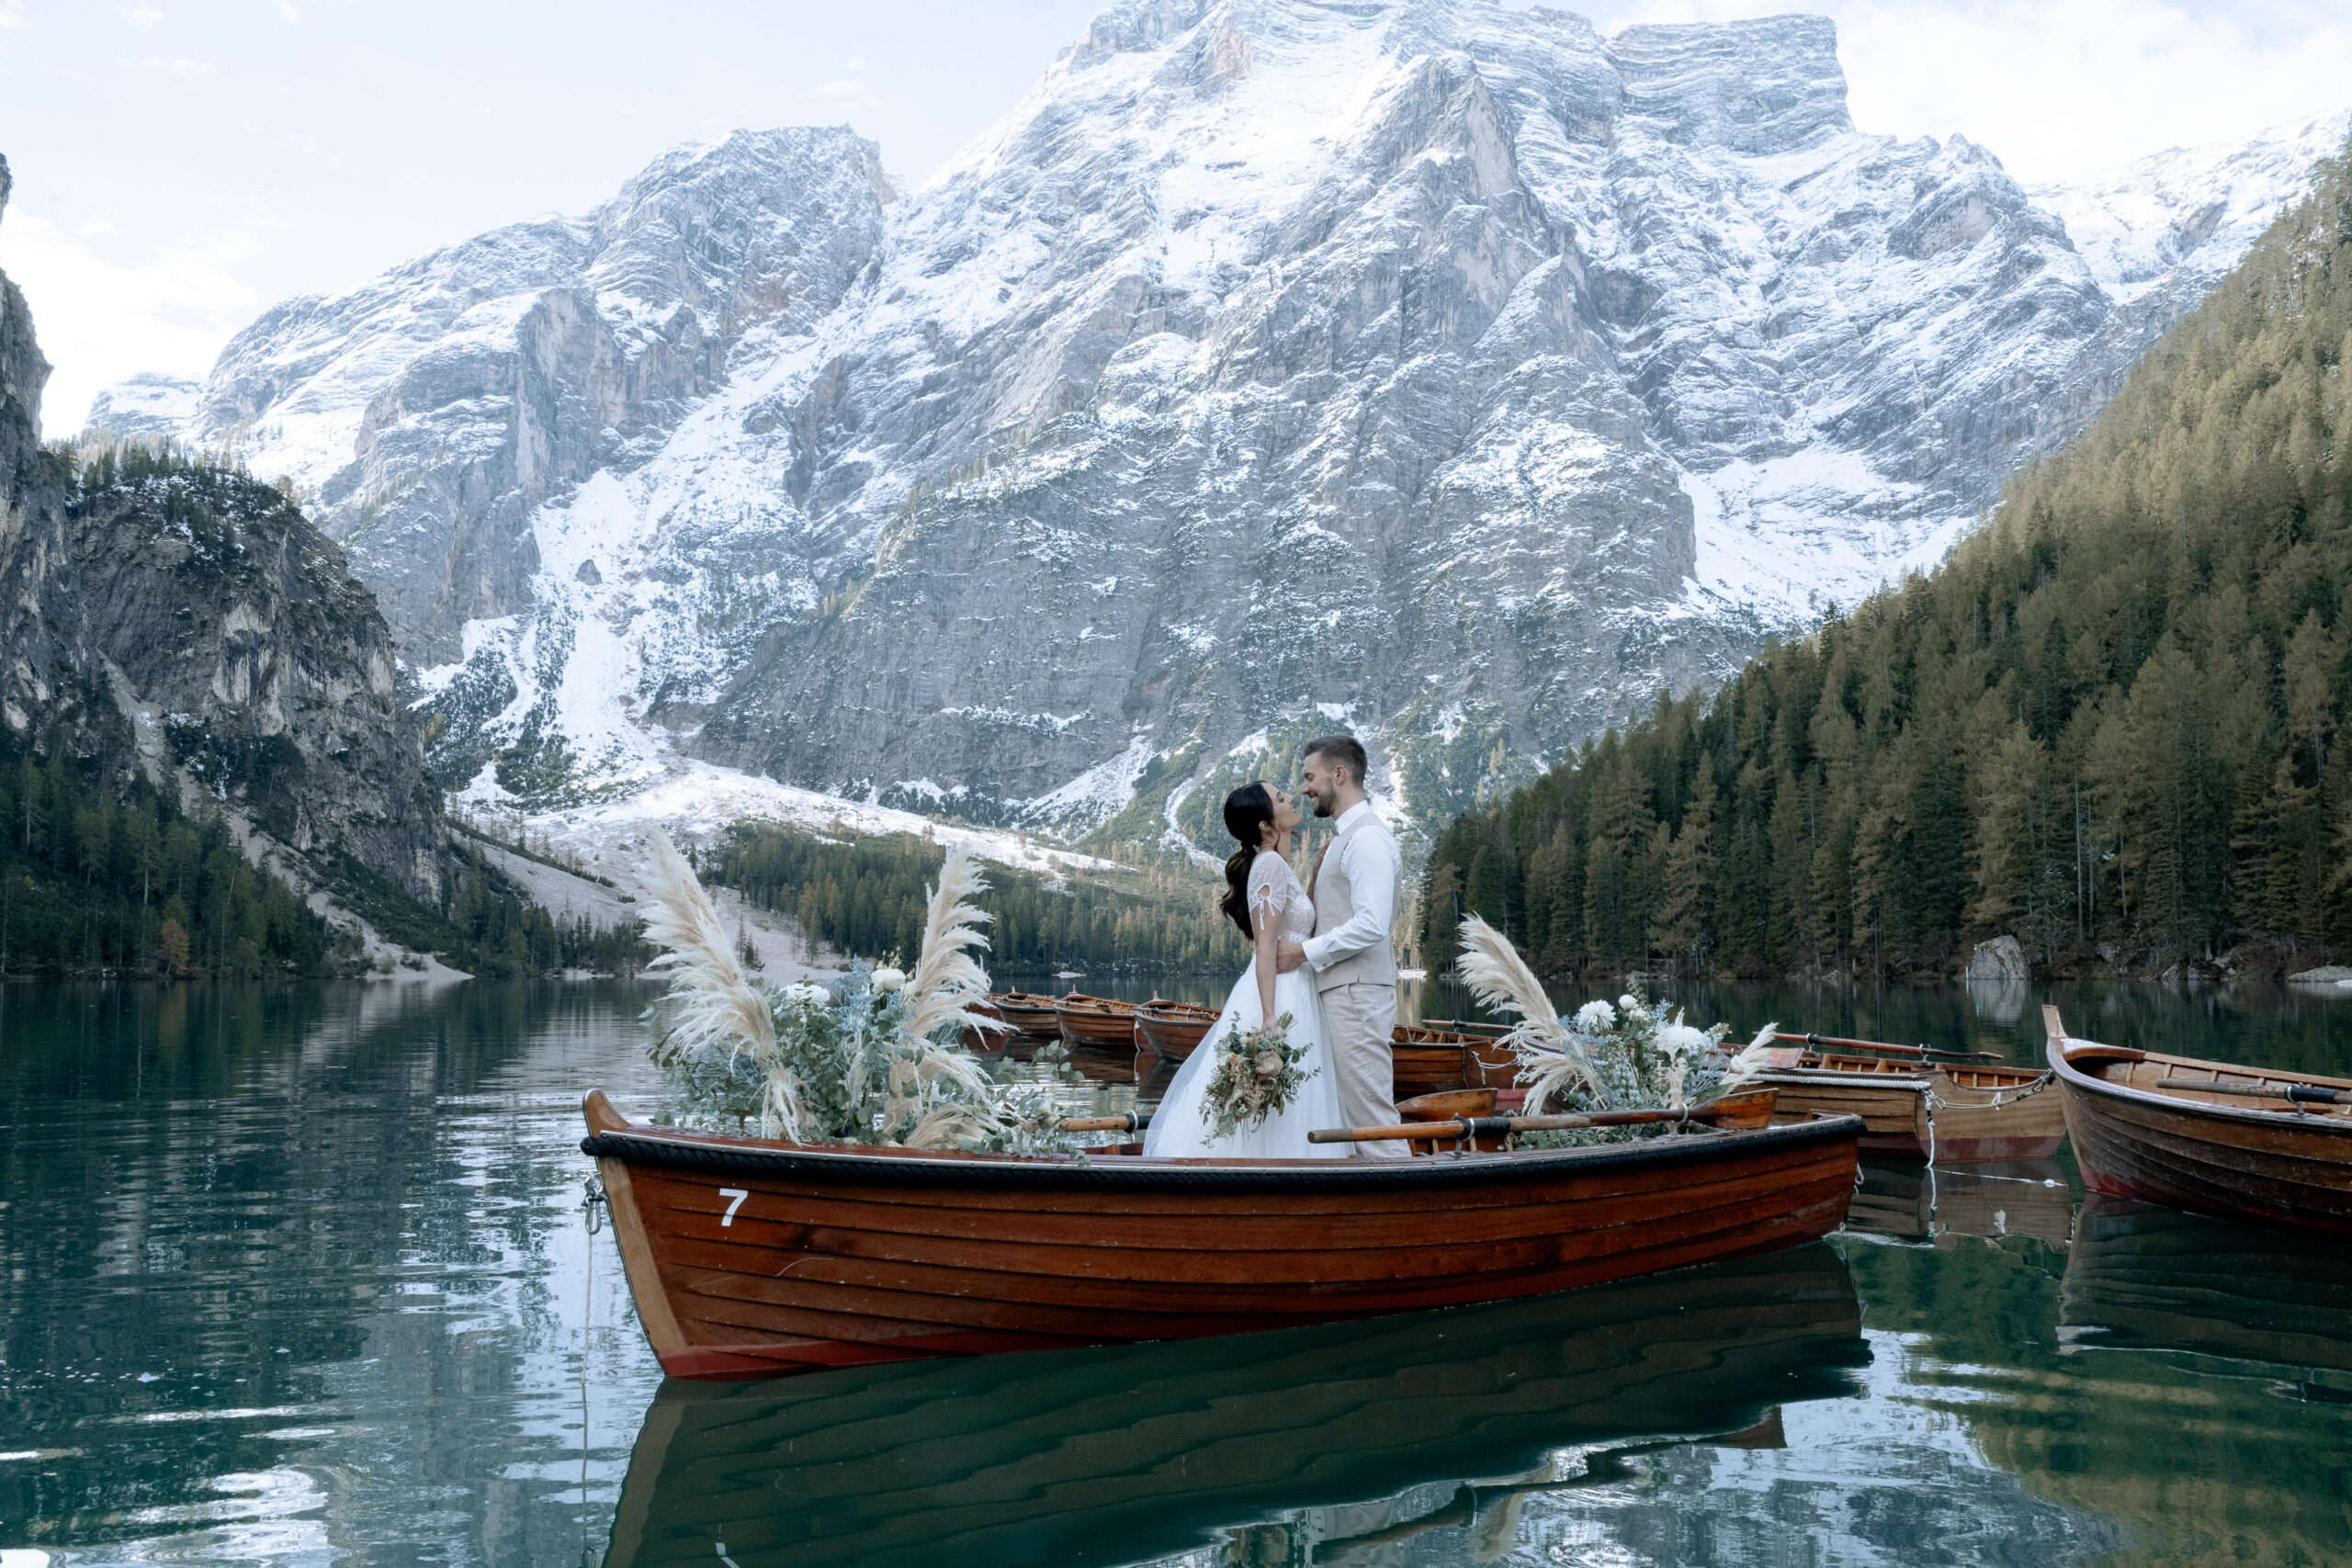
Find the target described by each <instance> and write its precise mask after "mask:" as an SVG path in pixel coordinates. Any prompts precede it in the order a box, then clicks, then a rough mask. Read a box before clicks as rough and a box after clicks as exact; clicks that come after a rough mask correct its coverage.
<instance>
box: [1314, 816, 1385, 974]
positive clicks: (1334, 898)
mask: <svg viewBox="0 0 2352 1568" xmlns="http://www.w3.org/2000/svg"><path fill="white" fill-rule="evenodd" d="M1385 831H1386V829H1385V828H1384V827H1383V826H1382V825H1381V822H1380V819H1379V818H1376V817H1374V816H1373V815H1372V813H1370V812H1368V811H1367V812H1366V813H1364V815H1363V818H1360V819H1359V820H1358V821H1357V823H1356V825H1355V826H1354V827H1352V828H1351V829H1348V830H1347V831H1346V832H1344V833H1341V834H1340V836H1339V837H1337V838H1335V839H1333V840H1331V847H1330V849H1329V850H1328V851H1327V852H1325V853H1324V856H1323V867H1322V869H1321V870H1320V871H1317V873H1316V874H1315V929H1316V931H1318V932H1329V931H1338V930H1339V929H1340V927H1341V926H1344V925H1346V924H1347V923H1348V920H1349V919H1350V918H1351V916H1353V915H1354V914H1355V912H1356V899H1355V889H1354V888H1352V887H1351V886H1349V885H1348V874H1347V872H1346V871H1345V870H1343V869H1342V868H1341V867H1340V851H1342V850H1343V849H1345V848H1346V847H1347V843H1348V840H1351V839H1352V838H1354V837H1355V836H1356V835H1357V834H1359V833H1379V832H1385ZM1398 891H1400V892H1401V891H1402V889H1398ZM1390 907H1391V908H1394V907H1395V906H1394V904H1393V903H1392V905H1391V906H1390ZM1392 934H1393V933H1392ZM1396 983H1397V949H1396V945H1395V943H1394V942H1386V941H1383V942H1374V943H1373V944H1372V945H1371V946H1370V947H1367V948H1365V949H1363V951H1362V952H1360V953H1350V954H1348V955H1347V956H1346V957H1345V958H1342V959H1340V960H1339V961H1338V962H1337V963H1335V964H1329V965H1327V966H1325V967H1324V968H1321V969H1318V970H1317V971H1316V972H1315V988H1316V989H1317V990H1318V991H1328V990H1329V989H1330V988H1331V987H1334V986H1394V985H1395V984H1396Z"/></svg>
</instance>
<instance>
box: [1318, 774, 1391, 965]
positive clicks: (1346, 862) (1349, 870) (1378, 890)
mask: <svg viewBox="0 0 2352 1568" xmlns="http://www.w3.org/2000/svg"><path fill="white" fill-rule="evenodd" d="M1359 814H1361V815H1363V816H1365V817H1371V818H1373V821H1372V823H1371V825H1370V827H1369V828H1367V829H1365V830H1364V831H1363V832H1360V833H1357V834H1356V835H1355V836H1354V837H1353V838H1351V839H1350V840H1348V841H1347V842H1346V843H1344V844H1341V845H1340V870H1341V871H1342V872H1344V873H1346V874H1347V878H1348V886H1349V889H1350V890H1351V892H1352V893H1353V894H1354V896H1355V913H1354V914H1352V915H1351V916H1349V917H1348V919H1347V920H1346V922H1345V923H1343V924H1342V925H1341V926H1340V929H1339V930H1338V931H1321V932H1318V933H1317V934H1316V935H1314V936H1311V937H1308V938H1307V939H1306V942H1303V943H1301V944H1300V945H1301V946H1302V947H1304V948H1305V949H1306V965H1307V967H1308V968H1310V969H1314V970H1317V971H1320V970H1323V969H1327V968H1329V966H1330V965H1331V964H1335V963H1337V962H1338V961H1339V960H1340V959H1342V958H1345V957H1347V956H1348V955H1349V954H1350V953H1362V952H1363V950H1364V949H1365V948H1368V947H1370V946H1371V945H1372V944H1373V943H1374V942H1386V941H1387V940H1388V928H1389V927H1391V926H1393V925H1395V924H1396V923H1397V884H1398V883H1399V882H1401V881H1403V880H1404V876H1405V857H1404V855H1403V853H1402V852H1400V851H1399V850H1398V849H1397V835H1395V834H1394V833H1391V832H1390V831H1389V830H1388V825H1387V824H1386V823H1385V822H1383V821H1381V820H1380V819H1379V818H1378V817H1377V816H1376V815H1375V814H1374V811H1373V809H1372V802H1371V801H1369V800H1359V801H1357V802H1356V803H1355V804H1354V805H1353V806H1351V807H1348V808H1347V809H1346V810H1345V811H1342V812H1340V819H1339V821H1338V822H1336V823H1334V824H1333V825H1332V826H1333V830H1334V832H1335V834H1336V833H1345V832H1347V831H1348V830H1349V829H1351V827H1353V826H1354V825H1355V822H1356V819H1357V817H1358V815H1359Z"/></svg>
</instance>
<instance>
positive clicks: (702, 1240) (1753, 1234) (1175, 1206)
mask: <svg viewBox="0 0 2352 1568" xmlns="http://www.w3.org/2000/svg"><path fill="white" fill-rule="evenodd" d="M587 1115H588V1126H589V1137H588V1138H587V1140H586V1141H585V1142H584V1143H583V1144H582V1145H581V1147H582V1150H583V1151H584V1152H586V1153H587V1154H588V1155H590V1156H593V1157H594V1159H595V1160H596V1163H597V1167H598V1170H599V1173H600V1175H601V1176H602V1179H603V1181H604V1190H605V1197H606V1200H607V1201H608V1202H609V1204H610V1206H611V1210H612V1218H613V1230H614V1235H615V1236H616V1239H617V1240H618V1242H619V1244H620V1251H621V1257H622V1259H623V1261H624V1263H625V1264H626V1266H627V1268H628V1280H629V1290H630V1292H631V1294H632V1295H633V1296H634V1297H635V1299H636V1302H637V1309H638V1317H639V1321H640V1322H641V1323H642V1324H643V1325H644V1326H645V1331H646V1337H648V1338H649V1339H650V1341H651V1342H652V1346H653V1349H654V1353H655V1354H656V1356H658V1357H659V1358H660V1359H661V1362H662V1368H663V1370H664V1371H668V1372H669V1373H670V1374H671V1375H672V1376H673V1377H691V1378H717V1379H743V1378H757V1377H775V1376H779V1375H782V1374H786V1373H790V1372H805V1371H814V1370H817V1369H819V1368H822V1367H828V1366H849V1365H857V1364H861V1363H866V1362H875V1361H902V1360H906V1359H910V1358H913V1357H921V1356H956V1355H978V1354H990V1353H996V1352H1002V1351H1012V1350H1035V1349H1046V1348H1054V1347H1057V1346H1071V1345H1084V1344H1104V1343H1112V1342H1117V1341H1125V1340H1141V1339H1182V1338H1200V1337H1208V1336H1212V1335H1219V1334H1238V1333H1247V1332H1251V1331H1254V1330H1258V1329H1264V1328H1278V1327H1284V1326H1289V1325H1297V1324H1306V1323H1326V1322H1334V1321H1338V1320H1341V1319H1346V1318H1355V1317H1373V1316H1379V1315H1384V1314H1391V1313H1400V1312H1414V1311H1419V1310H1420V1309H1422V1308H1424V1307H1435V1306H1448V1305H1457V1304H1463V1303H1472V1302H1485V1301H1501V1300H1506V1299H1510V1298H1512V1297H1518V1296H1532V1295H1540V1294H1543V1293H1545V1292H1552V1291H1560V1290H1566V1289H1569V1288H1571V1287H1573V1286H1577V1285H1588V1284H1598V1283H1600V1282H1602V1281H1604V1280H1622V1279H1628V1278H1631V1277H1633V1276H1635V1275H1639V1274H1647V1273H1653V1272H1656V1271H1657V1270H1658V1269H1675V1268H1679V1267H1681V1266H1682V1265H1684V1264H1688V1263H1697V1262H1701V1261H1703V1260H1706V1259H1708V1258H1733V1257H1742V1256H1746V1255H1748V1254H1752V1253H1759V1252H1770V1251H1773V1250H1775V1249H1777V1248H1780V1247H1793V1246H1795V1245H1797V1244H1798V1243H1800V1242H1805V1241H1810V1240H1813V1239H1815V1237H1817V1236H1821V1235H1827V1234H1828V1233H1829V1232H1830V1231H1831V1230H1833V1229H1835V1228H1836V1227H1837V1226H1838V1224H1839V1223H1840V1222H1841V1221H1843V1220H1844V1218H1845V1216H1846V1205H1847V1201H1848V1200H1849V1199H1850V1198H1851V1197H1852V1195H1853V1189H1854V1171H1855V1165H1856V1158H1857V1150H1856V1140H1857V1139H1858V1138H1859V1137H1860V1134H1861V1123H1860V1122H1858V1121H1856V1120H1854V1119H1853V1118H1850V1117H1840V1118H1837V1119H1833V1120H1829V1121H1819V1122H1807V1123H1805V1124H1804V1125H1801V1126H1785V1127H1770V1128H1764V1129H1760V1130H1758V1131H1755V1132H1739V1133H1723V1132H1717V1133H1706V1134H1676V1135H1671V1136H1666V1137H1657V1138H1649V1139H1645V1140H1644V1141H1641V1142H1638V1143H1632V1144H1615V1145H1600V1146H1596V1147H1589V1148H1574V1149H1547V1150H1522V1151H1519V1152H1516V1153H1512V1154H1492V1155H1487V1154H1466V1155H1462V1156H1450V1155H1449V1156H1444V1157H1442V1158H1437V1159H1427V1158H1424V1159H1411V1160H1370V1159H1338V1160H1332V1159H1320V1160H1231V1159H1149V1158H1145V1157H1142V1156H1125V1155H1116V1154H1097V1155H1094V1156H1090V1157H1089V1158H1087V1159H1085V1160H1083V1161H1080V1160H1074V1159H1073V1160H1051V1159H1035V1158H1022V1157H1016V1156H1000V1155H969V1154H959V1153H953V1152H938V1151H926V1150H915V1149H896V1148H892V1149H876V1148H854V1147H822V1146H810V1145H796V1144H788V1143H781V1142H777V1141H774V1140H769V1139H762V1138H746V1137H736V1136H730V1135H728V1134H717V1133H695V1132H688V1131H685V1130H684V1129H676V1128H667V1127H658V1126H651V1125H641V1124H635V1123H631V1122H628V1121H626V1120H625V1119H623V1118H622V1117H621V1116H620V1115H619V1113H618V1112H617V1111H615V1110H614V1109H613V1107H612V1104H611V1102H610V1101H609V1100H606V1099H605V1096H604V1095H603V1094H601V1093H596V1094H592V1095H590V1096H589V1098H588V1103H587Z"/></svg>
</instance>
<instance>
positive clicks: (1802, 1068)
mask: <svg viewBox="0 0 2352 1568" xmlns="http://www.w3.org/2000/svg"><path fill="white" fill-rule="evenodd" d="M1776 1060H1778V1061H1780V1065H1778V1066H1773V1067H1771V1068H1770V1069H1769V1070H1767V1071H1765V1072H1764V1073H1762V1074H1759V1075H1758V1077H1755V1078H1754V1079H1753V1080H1751V1081H1753V1082H1755V1083H1758V1084H1769V1085H1770V1086H1771V1087H1772V1088H1774V1089H1779V1090H1780V1091H1781V1098H1780V1110H1781V1112H1782V1113H1783V1114H1786V1115H1804V1114H1809V1113H1813V1112H1819V1113H1821V1114H1824V1115H1835V1116H1848V1115H1850V1116H1860V1118H1861V1119H1862V1121H1863V1123H1864V1125H1865V1126H1866V1127H1867V1128H1868V1131H1866V1132H1865V1133H1864V1134H1862V1152H1863V1153H1864V1154H1868V1155H1881V1156H1890V1157H1893V1158H1895V1159H1917V1160H1932V1161H1933V1162H1934V1163H1936V1164H1938V1165H1981V1164H1985V1163H1998V1162H2005V1161H2009V1160H2043V1159H2048V1158H2049V1157H2050V1156H2052V1155H2054V1154H2056V1153H2057V1152H2058V1145H2059V1143H2060V1142H2061V1141H2062V1140H2063V1139H2064V1137H2065V1135H2066V1122H2065V1116H2064V1112H2063V1111H2061V1110H2060V1108H2059V1103H2058V1097H2057V1095H2055V1094H2053V1093H2051V1092H2050V1090H2051V1089H2052V1086H2053V1085H2054V1083H2055V1082H2056V1079H2055V1077H2053V1076H2052V1074H2050V1073H2047V1072H2035V1071H2034V1070H2033V1069H2031V1068H2030V1067H2008V1066H1989V1065H1977V1064H1964V1063H1959V1062H1929V1061H1923V1060H1917V1059H1914V1060H1894V1061H1890V1060H1888V1059H1887V1058H1885V1057H1883V1056H1868V1055H1845V1054H1841V1053H1838V1052H1832V1051H1819V1050H1807V1049H1804V1048H1803V1047H1800V1046H1788V1047H1783V1048H1782V1049H1781V1051H1780V1052H1779V1053H1778V1055H1777V1056H1776Z"/></svg>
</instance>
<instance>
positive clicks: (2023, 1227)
mask: <svg viewBox="0 0 2352 1568" xmlns="http://www.w3.org/2000/svg"><path fill="white" fill-rule="evenodd" d="M1846 1227H1847V1229H1849V1230H1858V1231H1868V1232H1870V1233H1871V1234H1872V1235H1887V1236H1894V1237H1898V1238H1900V1239H1902V1240H1905V1241H1927V1240H1930V1239H1940V1238H1942V1237H1945V1236H1986V1237H1997V1236H2005V1235H2028V1236H2032V1237H2035V1238H2036V1239H2038V1240H2041V1241H2046V1242H2049V1243H2051V1244H2052V1245H2053V1246H2057V1247H2064V1246H2065V1245H2066V1244H2067V1241H2068V1239H2069V1238H2070V1237H2071V1236H2072V1235H2074V1228H2075V1195H2074V1191H2073V1190H2072V1189H2071V1188H2069V1187H2068V1186H2067V1185H2066V1176H2065V1172H2064V1171H2062V1170H2060V1169H2059V1168H2058V1167H2057V1166H2056V1165H2054V1164H2052V1162H2050V1161H2049V1160H2019V1161H2017V1162H2015V1163H2013V1164H2008V1165H1985V1166H1969V1167H1967V1168H1963V1169H1958V1170H1945V1169H1938V1170H1935V1171H1934V1172H1932V1173H1931V1172H1929V1171H1928V1169H1927V1168H1925V1167H1922V1166H1917V1165H1907V1164H1905V1165H1894V1164H1889V1163H1886V1162H1883V1161H1880V1160H1864V1161H1863V1162H1862V1184H1861V1186H1860V1187H1859V1188H1857V1189H1856V1190H1855V1192H1854V1201H1853V1204H1852V1206H1851V1207H1850V1208H1849V1209H1848V1210H1847V1211H1846Z"/></svg>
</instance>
